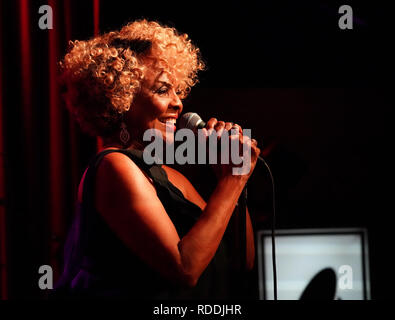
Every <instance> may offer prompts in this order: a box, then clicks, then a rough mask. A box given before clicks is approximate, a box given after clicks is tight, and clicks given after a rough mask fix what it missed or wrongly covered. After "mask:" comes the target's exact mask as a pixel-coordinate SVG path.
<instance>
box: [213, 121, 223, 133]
mask: <svg viewBox="0 0 395 320" xmlns="http://www.w3.org/2000/svg"><path fill="white" fill-rule="evenodd" d="M223 128H225V122H224V121H217V123H216V124H215V125H214V129H215V130H216V131H218V130H220V129H223Z"/></svg>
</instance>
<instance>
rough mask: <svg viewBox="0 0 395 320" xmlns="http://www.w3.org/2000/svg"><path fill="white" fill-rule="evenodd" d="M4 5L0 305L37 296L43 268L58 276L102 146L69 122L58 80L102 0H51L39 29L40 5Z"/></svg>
mask: <svg viewBox="0 0 395 320" xmlns="http://www.w3.org/2000/svg"><path fill="white" fill-rule="evenodd" d="M7 2H8V3H5V2H2V3H1V4H0V6H1V17H0V18H1V26H0V59H1V60H0V129H1V131H0V179H1V180H0V200H1V202H0V232H1V235H0V242H1V243H0V267H1V269H0V271H1V274H0V281H1V282H0V285H1V290H0V293H1V298H2V299H5V298H7V297H9V298H14V297H18V298H19V297H31V296H37V295H42V294H43V292H42V291H40V289H39V288H38V285H37V283H38V279H39V277H40V275H39V273H38V269H39V267H40V266H41V265H44V264H47V265H50V266H51V267H52V268H53V271H54V281H56V279H57V278H58V276H59V274H60V272H61V266H62V254H63V244H64V240H65V237H66V233H67V230H68V227H69V224H70V222H71V219H72V217H73V214H74V204H75V200H76V192H77V187H78V182H79V179H80V176H81V175H82V172H83V170H84V168H85V166H86V165H87V162H88V160H89V158H90V157H91V156H92V155H93V154H94V153H95V151H96V148H97V146H100V143H99V142H97V141H95V139H93V138H90V137H87V136H86V135H84V134H82V133H81V132H80V130H79V128H78V126H77V125H76V123H75V122H74V121H73V120H72V119H71V118H70V117H69V114H68V112H67V110H66V108H65V105H64V102H63V100H62V94H61V93H62V88H61V86H60V84H59V81H58V61H59V60H60V59H61V58H62V56H63V55H64V53H65V51H66V48H67V46H68V42H69V40H72V39H86V38H89V37H91V36H92V35H93V34H94V33H96V34H97V33H98V32H99V8H100V1H99V0H92V1H78V2H77V1H67V0H65V1H55V0H49V1H48V5H49V6H50V7H51V8H52V13H53V29H44V30H42V29H40V27H39V24H38V21H39V19H40V17H41V16H42V15H43V14H40V13H39V8H40V6H41V5H43V3H37V2H36V1H29V0H18V1H7ZM3 200H4V201H3Z"/></svg>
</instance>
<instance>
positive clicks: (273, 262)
mask: <svg viewBox="0 0 395 320" xmlns="http://www.w3.org/2000/svg"><path fill="white" fill-rule="evenodd" d="M258 159H259V160H260V161H262V162H263V164H264V165H265V166H266V168H267V170H268V172H269V175H270V179H271V181H272V202H273V217H272V234H271V238H272V266H273V297H274V300H277V267H276V239H275V229H276V197H275V187H274V178H273V174H272V170H271V169H270V167H269V165H268V164H267V162H266V161H265V159H263V158H262V157H261V156H258Z"/></svg>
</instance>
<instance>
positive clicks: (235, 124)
mask: <svg viewBox="0 0 395 320" xmlns="http://www.w3.org/2000/svg"><path fill="white" fill-rule="evenodd" d="M232 129H236V130H238V131H239V133H240V134H243V129H242V128H241V127H240V126H239V125H238V124H237V123H234V124H233V125H232Z"/></svg>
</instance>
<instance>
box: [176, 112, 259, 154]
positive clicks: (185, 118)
mask: <svg viewBox="0 0 395 320" xmlns="http://www.w3.org/2000/svg"><path fill="white" fill-rule="evenodd" d="M206 125H207V123H206V122H204V121H203V120H202V118H201V117H200V116H199V115H198V114H197V113H195V112H187V113H184V114H183V115H182V116H181V118H180V124H179V128H180V129H190V130H192V131H193V132H195V133H196V132H197V130H198V129H203V128H205V127H206ZM258 159H259V160H260V161H262V162H265V160H264V159H263V158H262V157H261V156H258Z"/></svg>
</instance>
